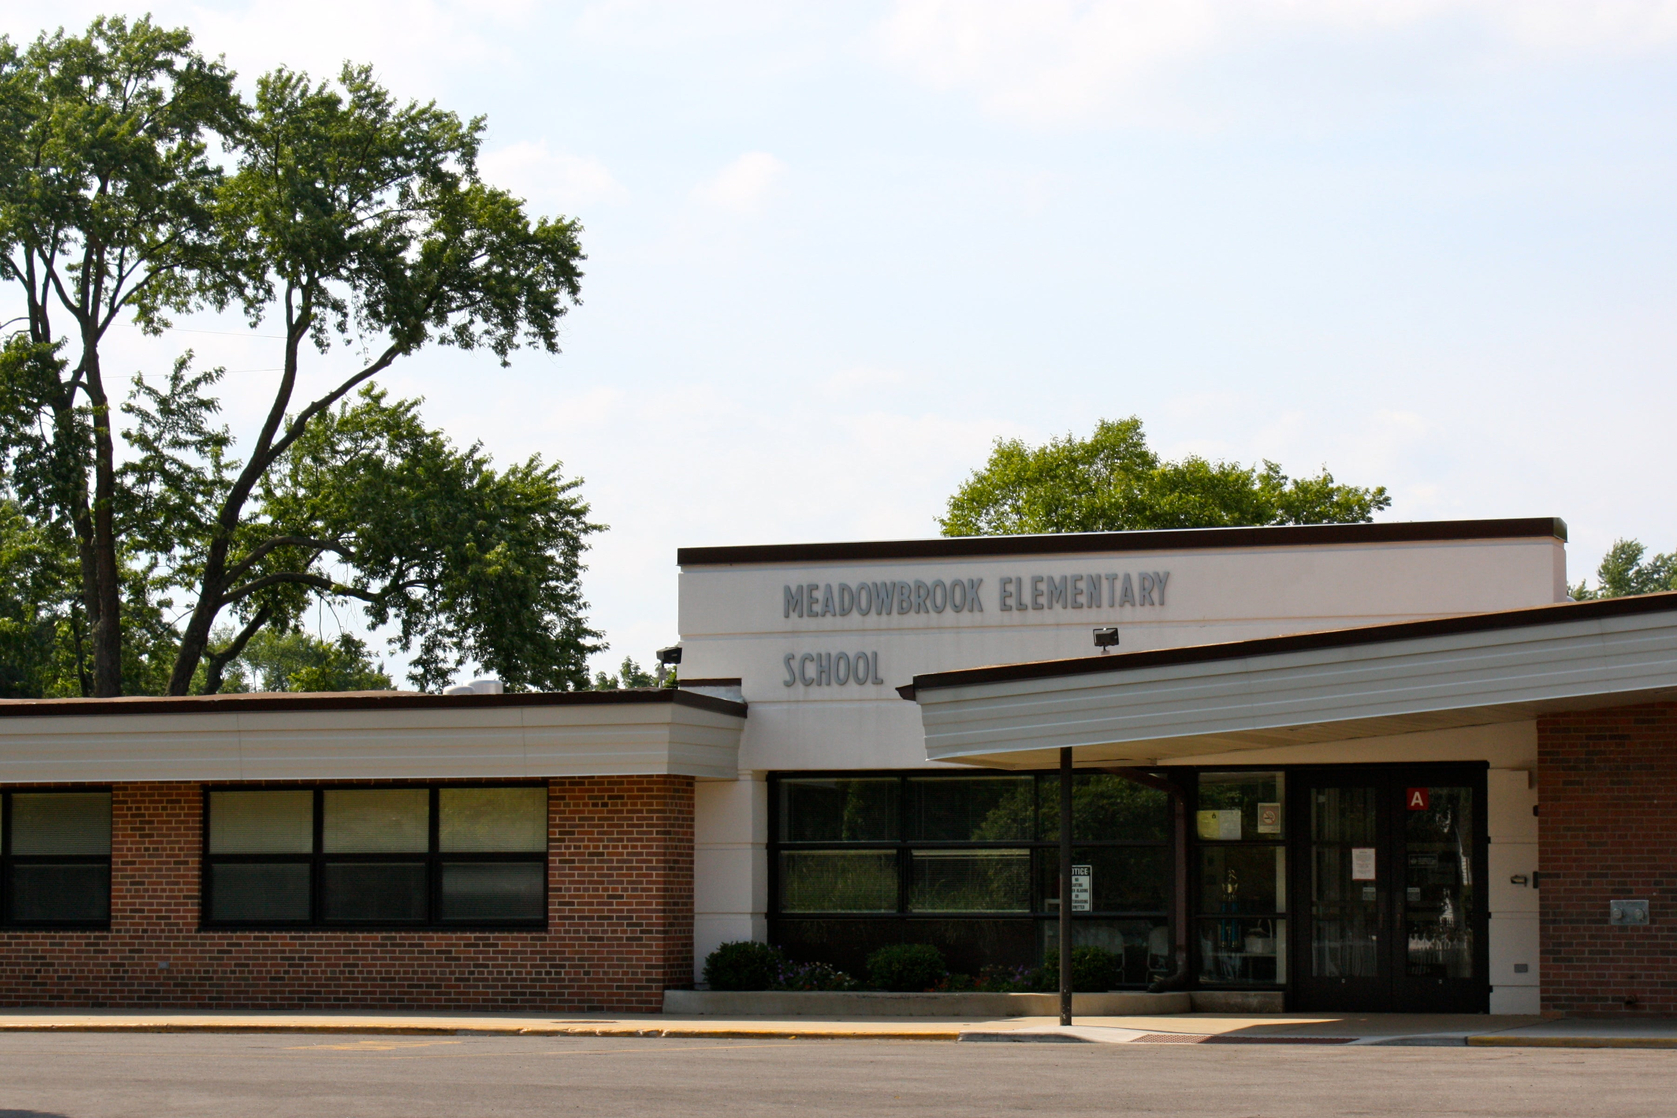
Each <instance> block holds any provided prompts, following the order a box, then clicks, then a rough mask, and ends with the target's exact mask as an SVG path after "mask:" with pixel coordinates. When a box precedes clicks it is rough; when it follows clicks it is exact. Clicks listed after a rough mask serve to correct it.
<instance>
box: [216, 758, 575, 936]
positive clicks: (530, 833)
mask: <svg viewBox="0 0 1677 1118" xmlns="http://www.w3.org/2000/svg"><path fill="white" fill-rule="evenodd" d="M207 798H208V802H207V803H206V805H205V811H206V817H207V826H206V831H207V839H208V850H207V852H206V856H205V859H204V922H205V923H206V924H211V925H274V926H315V925H330V926H364V927H365V926H404V925H451V926H472V925H479V926H500V925H540V924H542V923H544V922H545V920H546V917H547V789H546V787H544V786H539V785H536V786H531V785H520V786H495V787H462V786H453V785H449V786H420V787H415V786H407V787H400V788H368V787H355V788H301V789H298V788H287V789H272V790H270V789H225V790H223V789H212V790H210V791H209V792H208V793H207Z"/></svg>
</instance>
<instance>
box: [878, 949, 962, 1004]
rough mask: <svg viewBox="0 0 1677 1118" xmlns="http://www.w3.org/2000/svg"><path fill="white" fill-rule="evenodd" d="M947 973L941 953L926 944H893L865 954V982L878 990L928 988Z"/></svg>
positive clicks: (902, 990)
mask: <svg viewBox="0 0 1677 1118" xmlns="http://www.w3.org/2000/svg"><path fill="white" fill-rule="evenodd" d="M948 973H949V969H948V968H947V967H945V966H944V965H943V952H941V951H939V950H938V949H937V948H935V947H933V946H932V945H931V944H929V943H894V944H892V945H891V946H890V947H881V948H880V949H879V950H878V951H875V952H874V953H873V954H872V955H869V956H868V985H870V986H872V987H874V988H875V989H878V990H895V991H898V992H904V993H912V992H915V991H920V990H929V989H931V988H932V987H934V986H936V985H938V984H939V983H941V982H942V981H943V978H944V975H946V974H948Z"/></svg>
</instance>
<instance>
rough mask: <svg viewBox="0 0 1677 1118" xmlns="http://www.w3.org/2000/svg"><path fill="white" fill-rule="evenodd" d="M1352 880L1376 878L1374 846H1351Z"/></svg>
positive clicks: (1371, 879)
mask: <svg viewBox="0 0 1677 1118" xmlns="http://www.w3.org/2000/svg"><path fill="white" fill-rule="evenodd" d="M1351 880H1352V881H1373V880H1374V847H1372V846H1353V847H1352V848H1351Z"/></svg>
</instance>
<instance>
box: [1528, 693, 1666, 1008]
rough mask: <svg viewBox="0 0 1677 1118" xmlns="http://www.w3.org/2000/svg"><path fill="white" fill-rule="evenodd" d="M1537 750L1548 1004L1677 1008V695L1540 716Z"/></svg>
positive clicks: (1545, 1002) (1542, 925)
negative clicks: (1636, 920) (1637, 904)
mask: <svg viewBox="0 0 1677 1118" xmlns="http://www.w3.org/2000/svg"><path fill="white" fill-rule="evenodd" d="M1537 751H1538V802H1539V814H1538V861H1539V865H1540V868H1541V872H1542V874H1543V883H1542V888H1541V890H1540V892H1539V896H1540V898H1541V899H1540V905H1541V909H1540V911H1541V915H1540V917H1539V920H1540V935H1541V941H1542V956H1543V1009H1544V1011H1545V1012H1558V1013H1565V1014H1575V1015H1590V1016H1601V1015H1626V1014H1634V1015H1648V1016H1656V1015H1662V1016H1663V1015H1673V1014H1677V703H1655V704H1649V705H1647V706H1637V707H1619V708H1615V709H1609V710H1598V711H1580V712H1576V713H1569V714H1558V715H1551V716H1547V717H1544V718H1540V719H1538V722H1537ZM1614 899H1644V900H1647V901H1648V908H1649V917H1650V923H1649V924H1648V925H1647V926H1646V927H1613V926H1612V925H1610V924H1609V923H1608V922H1607V921H1608V902H1609V901H1610V900H1614Z"/></svg>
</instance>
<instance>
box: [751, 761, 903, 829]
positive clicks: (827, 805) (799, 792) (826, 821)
mask: <svg viewBox="0 0 1677 1118" xmlns="http://www.w3.org/2000/svg"><path fill="white" fill-rule="evenodd" d="M900 787H901V781H899V780H897V779H896V778H894V777H891V778H886V779H861V780H783V781H781V782H780V838H781V841H783V842H895V841H896V839H897V792H898V790H899V788H900Z"/></svg>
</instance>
